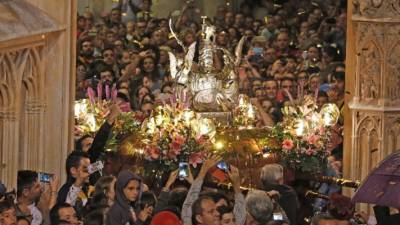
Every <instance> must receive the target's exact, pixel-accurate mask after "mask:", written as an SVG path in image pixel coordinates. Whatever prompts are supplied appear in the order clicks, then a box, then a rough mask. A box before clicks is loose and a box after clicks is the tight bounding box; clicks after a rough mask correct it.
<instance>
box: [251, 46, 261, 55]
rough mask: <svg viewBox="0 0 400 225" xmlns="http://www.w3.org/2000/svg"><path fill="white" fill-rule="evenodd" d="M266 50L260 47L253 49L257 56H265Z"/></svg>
mask: <svg viewBox="0 0 400 225" xmlns="http://www.w3.org/2000/svg"><path fill="white" fill-rule="evenodd" d="M263 51H264V49H263V48H260V47H254V48H253V52H254V54H255V55H262V54H263Z"/></svg>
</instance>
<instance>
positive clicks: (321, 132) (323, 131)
mask: <svg viewBox="0 0 400 225" xmlns="http://www.w3.org/2000/svg"><path fill="white" fill-rule="evenodd" d="M324 133H325V127H320V128H319V134H320V135H323V134H324Z"/></svg>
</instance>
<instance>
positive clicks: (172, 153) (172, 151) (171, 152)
mask: <svg viewBox="0 0 400 225" xmlns="http://www.w3.org/2000/svg"><path fill="white" fill-rule="evenodd" d="M180 153H181V149H170V150H169V151H168V153H167V157H168V158H169V159H176V157H177V156H178V155H179V154H180Z"/></svg>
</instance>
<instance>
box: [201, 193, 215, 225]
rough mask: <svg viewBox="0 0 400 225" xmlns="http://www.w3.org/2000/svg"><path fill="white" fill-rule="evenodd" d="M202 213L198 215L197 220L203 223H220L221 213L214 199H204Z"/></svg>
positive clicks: (208, 224)
mask: <svg viewBox="0 0 400 225" xmlns="http://www.w3.org/2000/svg"><path fill="white" fill-rule="evenodd" d="M201 211H202V212H201V214H199V215H196V220H197V221H198V223H199V224H202V225H219V224H220V215H219V213H218V211H217V207H216V205H215V203H214V202H213V201H212V200H209V199H204V200H203V201H202V202H201Z"/></svg>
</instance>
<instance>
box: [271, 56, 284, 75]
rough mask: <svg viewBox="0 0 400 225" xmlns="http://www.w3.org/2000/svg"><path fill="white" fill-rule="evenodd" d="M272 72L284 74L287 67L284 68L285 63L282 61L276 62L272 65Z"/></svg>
mask: <svg viewBox="0 0 400 225" xmlns="http://www.w3.org/2000/svg"><path fill="white" fill-rule="evenodd" d="M272 70H273V71H274V72H275V73H280V74H281V73H283V72H284V71H285V67H284V66H283V62H282V60H280V59H277V60H275V62H274V64H272Z"/></svg>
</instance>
